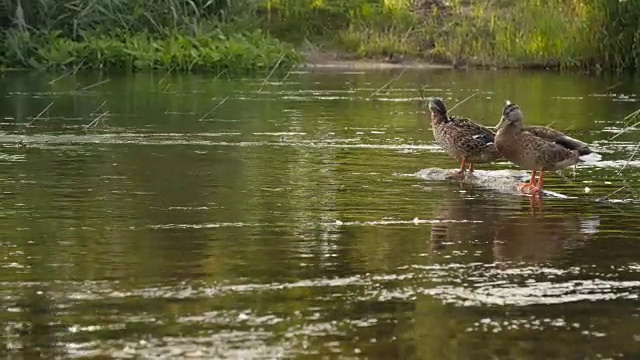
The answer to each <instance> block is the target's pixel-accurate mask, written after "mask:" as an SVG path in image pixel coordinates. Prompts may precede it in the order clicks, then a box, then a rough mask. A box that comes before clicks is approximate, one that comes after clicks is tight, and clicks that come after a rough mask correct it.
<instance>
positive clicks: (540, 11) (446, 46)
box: [0, 0, 640, 74]
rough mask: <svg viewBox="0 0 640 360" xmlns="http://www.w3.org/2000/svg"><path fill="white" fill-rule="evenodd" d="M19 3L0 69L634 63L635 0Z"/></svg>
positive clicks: (611, 66)
mask: <svg viewBox="0 0 640 360" xmlns="http://www.w3.org/2000/svg"><path fill="white" fill-rule="evenodd" d="M25 1H26V2H29V3H30V1H28V0H24V1H22V2H25ZM110 1H111V0H110ZM22 2H15V3H14V2H10V3H9V5H8V7H9V8H7V9H5V10H7V11H4V12H0V28H1V30H3V31H1V32H0V68H4V69H8V68H30V69H44V70H52V71H62V72H69V71H74V70H76V69H96V70H101V71H131V72H133V71H140V70H154V69H155V70H158V69H159V70H164V71H167V72H213V73H217V74H222V73H227V74H231V73H247V72H267V73H270V72H273V71H288V70H290V69H292V68H293V67H294V66H302V67H306V68H313V67H315V68H321V67H322V68H345V67H346V68H349V67H359V68H370V69H372V68H398V67H412V68H430V67H454V68H464V67H476V66H479V67H490V68H536V69H571V70H580V71H590V70H596V71H600V70H608V71H629V72H634V71H635V70H636V69H637V68H638V66H640V53H638V52H637V51H635V50H636V49H637V48H639V47H640V20H639V19H640V0H627V1H624V2H611V1H607V0H590V1H587V0H572V1H565V0H522V1H519V2H504V1H467V0H454V1H450V2H446V3H445V2H443V1H440V0H414V1H408V0H406V1H405V0H345V1H337V0H313V1H311V0H309V1H299V2H287V1H285V2H282V1H268V0H265V1H243V0H238V1H234V2H233V4H232V3H231V2H224V1H223V2H215V1H214V2H211V1H206V2H205V1H200V0H190V1H189V2H188V3H190V4H191V5H192V6H187V5H188V4H187V5H185V2H183V1H179V0H158V1H155V2H150V1H148V0H131V1H127V2H117V1H116V0H113V4H111V5H112V6H111V7H109V8H106V7H105V8H100V7H98V6H97V5H96V4H95V2H92V1H89V0H78V2H77V6H74V7H68V6H64V5H63V4H62V5H61V4H57V3H56V4H53V5H51V4H49V5H47V4H45V3H43V2H37V1H33V3H32V4H30V6H29V7H24V6H22V5H21V4H22ZM167 9H171V11H166V10H167ZM549 9H553V11H549ZM45 15H46V16H45ZM50 19H59V21H51V20H50ZM111 29H117V30H111ZM331 54H333V55H335V56H334V58H331V56H328V55H331Z"/></svg>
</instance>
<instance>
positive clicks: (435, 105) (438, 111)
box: [429, 98, 448, 122]
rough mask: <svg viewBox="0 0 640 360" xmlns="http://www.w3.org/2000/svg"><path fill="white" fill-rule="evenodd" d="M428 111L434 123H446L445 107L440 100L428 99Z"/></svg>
mask: <svg viewBox="0 0 640 360" xmlns="http://www.w3.org/2000/svg"><path fill="white" fill-rule="evenodd" d="M429 111H430V112H431V120H433V121H435V122H441V121H445V122H446V121H447V119H448V117H447V107H446V106H445V105H444V102H442V99H439V98H431V99H429Z"/></svg>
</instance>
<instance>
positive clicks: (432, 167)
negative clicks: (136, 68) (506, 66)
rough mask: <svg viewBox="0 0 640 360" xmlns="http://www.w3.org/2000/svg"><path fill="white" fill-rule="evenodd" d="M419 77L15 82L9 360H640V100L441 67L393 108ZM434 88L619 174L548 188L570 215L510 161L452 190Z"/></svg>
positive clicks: (19, 78) (22, 78) (552, 183)
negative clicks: (554, 137)
mask: <svg viewBox="0 0 640 360" xmlns="http://www.w3.org/2000/svg"><path fill="white" fill-rule="evenodd" d="M398 75H399V72H397V71H390V72H382V71H378V72H368V73H365V72H353V71H352V72H315V73H304V72H295V73H291V74H289V75H288V76H287V77H286V79H282V78H279V79H275V78H274V79H272V80H271V81H267V82H264V81H263V79H261V78H260V79H257V78H254V79H238V80H228V79H221V78H218V79H216V78H214V77H206V76H177V75H176V76H174V75H169V76H161V75H157V74H155V75H148V74H146V75H144V74H139V75H135V76H131V77H119V76H115V75H114V76H111V77H108V78H107V77H106V76H102V77H101V76H100V75H95V74H93V75H91V74H89V75H78V76H76V77H63V78H61V79H57V80H56V77H57V76H56V75H47V74H42V73H29V74H5V75H4V77H3V78H2V79H1V80H0V94H1V95H2V97H1V98H0V117H1V118H3V119H4V120H2V125H1V132H0V146H1V147H0V166H2V170H3V171H2V175H0V178H1V180H2V184H3V189H2V196H1V197H0V199H1V200H0V201H1V210H0V219H2V222H3V226H2V228H0V251H1V254H0V255H1V256H0V297H1V299H2V302H1V303H0V317H1V320H2V321H1V323H2V324H3V325H2V327H1V328H0V329H1V330H2V331H3V339H4V340H5V341H4V345H3V346H2V348H0V352H1V353H2V354H3V355H4V356H10V357H13V358H34V357H45V358H51V357H61V358H68V357H99V356H103V357H118V358H121V357H139V358H153V357H161V358H162V357H165V358H169V357H173V358H175V357H187V356H191V357H200V358H212V357H218V358H243V359H244V358H282V357H286V358H292V357H293V358H318V357H328V358H338V357H340V358H370V359H393V358H402V359H454V358H455V359H459V358H460V359H467V358H469V359H471V358H473V359H496V358H500V359H503V358H513V359H541V358H554V359H565V358H566V359H575V358H591V359H595V358H616V357H626V358H635V357H639V356H640V321H639V320H640V319H638V318H639V317H640V307H639V306H638V294H639V290H640V243H638V241H637V239H638V236H639V235H640V225H639V223H638V220H637V219H638V216H639V215H640V210H639V209H638V206H637V201H638V199H640V197H639V196H638V193H637V190H636V188H637V186H638V185H637V184H638V180H639V176H638V174H637V171H638V167H640V155H639V156H638V157H636V155H635V152H636V150H637V144H638V141H639V140H640V132H638V131H637V130H638V129H640V126H639V127H638V128H637V129H636V128H631V129H627V128H628V127H630V126H632V125H634V123H635V122H636V120H634V119H626V120H625V119H624V118H625V116H626V115H628V114H629V113H631V112H633V111H635V110H636V109H637V107H638V105H637V100H638V97H637V92H638V90H639V89H640V83H639V82H634V81H631V80H625V79H618V78H606V77H597V78H593V77H587V76H584V75H559V74H550V73H525V72H507V73H505V72H488V71H487V72H484V71H469V72H452V71H449V70H432V71H416V72H412V71H409V72H406V73H405V74H403V75H402V76H401V77H400V78H399V79H398V80H397V81H395V82H391V83H390V84H389V86H388V87H386V88H383V89H381V87H382V86H383V85H385V84H386V83H388V82H389V81H390V80H392V79H394V78H395V77H397V76H398ZM420 85H423V86H425V87H426V90H425V93H426V94H427V95H436V96H442V97H444V99H445V101H446V103H447V104H448V105H449V106H450V107H452V106H453V105H454V104H456V103H458V102H460V101H461V100H463V99H465V98H467V97H468V96H470V95H472V94H474V93H476V92H479V93H478V95H476V96H474V97H473V98H471V99H469V100H467V101H466V102H464V103H463V104H461V105H460V106H458V107H457V108H456V109H455V110H453V111H452V113H454V114H457V115H466V116H472V117H473V118H474V119H476V120H477V121H479V122H482V123H484V124H487V125H495V123H497V121H498V118H499V114H500V110H501V108H502V105H503V104H504V100H506V99H509V100H511V101H513V102H516V103H518V104H519V105H520V106H521V108H522V109H523V111H524V112H525V115H526V116H527V122H528V123H531V124H539V125H547V124H552V126H553V127H554V128H556V129H559V130H566V132H567V133H569V134H570V135H572V136H575V137H578V138H580V139H582V140H584V141H586V142H588V143H590V144H591V145H592V147H593V148H594V149H596V150H597V151H598V152H599V153H600V154H602V156H603V159H602V161H601V162H598V163H596V164H592V165H581V166H579V167H577V169H573V168H572V169H567V170H565V171H563V172H561V173H559V174H556V175H549V176H548V177H547V178H546V179H545V180H547V181H546V182H545V184H546V187H547V189H548V190H550V191H553V192H555V193H558V194H561V195H565V197H559V196H547V197H545V199H544V201H543V203H542V204H540V205H538V204H535V203H533V204H532V203H530V201H529V199H528V198H527V197H524V196H519V195H516V194H514V193H513V192H510V191H502V190H504V189H502V188H501V186H499V184H500V182H499V181H491V180H489V181H487V180H486V178H483V176H495V177H496V178H499V177H500V176H502V177H503V178H504V177H509V176H510V177H511V178H512V179H513V178H518V177H522V176H526V173H525V172H522V171H521V170H520V169H518V168H516V167H514V166H512V165H510V164H508V163H504V162H502V163H497V164H493V165H479V166H478V169H479V170H480V171H479V174H480V176H479V178H480V181H465V182H456V181H448V180H444V179H443V176H442V175H443V174H444V172H443V169H453V168H455V167H456V166H457V165H458V164H456V162H455V161H454V160H452V159H450V158H448V156H447V155H446V154H445V153H444V152H442V151H441V150H440V149H439V147H438V146H436V145H435V144H434V142H433V136H432V134H431V131H430V127H429V123H428V120H427V119H426V114H425V111H424V110H425V109H424V108H423V107H422V106H421V104H420V101H419V99H420V96H419V94H418V92H417V91H416V90H415V89H416V88H417V87H418V86H420ZM52 102H53V104H52V105H51V106H50V107H49V108H48V109H47V111H45V112H44V113H43V114H41V116H40V117H38V118H36V116H37V115H38V114H39V113H40V112H42V110H44V109H45V108H47V106H48V105H49V104H50V103H52ZM101 114H104V115H103V117H102V118H101V119H100V120H99V121H97V122H95V124H93V125H91V126H87V125H89V124H90V123H91V122H92V120H94V119H95V118H96V117H98V116H99V115H101ZM34 118H35V119H34ZM29 123H30V126H27V124H29ZM94 125H95V126H94ZM612 137H613V139H612ZM490 170H491V171H490ZM493 170H496V171H493ZM496 174H498V175H496ZM482 179H485V180H482Z"/></svg>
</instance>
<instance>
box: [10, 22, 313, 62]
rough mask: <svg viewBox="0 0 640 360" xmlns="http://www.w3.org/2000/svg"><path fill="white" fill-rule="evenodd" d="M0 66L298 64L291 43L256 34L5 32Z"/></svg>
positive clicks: (257, 31) (259, 32)
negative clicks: (77, 36) (72, 36)
mask: <svg viewBox="0 0 640 360" xmlns="http://www.w3.org/2000/svg"><path fill="white" fill-rule="evenodd" d="M2 47H3V48H4V51H2V55H0V62H2V63H5V64H12V65H16V64H17V67H22V68H35V69H55V70H69V69H73V68H83V69H95V70H125V71H139V70H153V69H162V70H166V71H180V72H192V71H214V72H221V71H227V72H228V73H231V72H239V71H240V72H247V71H266V70H269V69H271V68H273V67H275V66H276V64H278V65H279V67H280V68H281V69H289V68H291V66H292V65H293V64H295V63H297V62H299V61H300V60H301V58H300V55H299V54H298V53H297V52H296V51H295V50H294V49H293V47H292V46H291V45H288V44H286V43H283V42H281V41H279V40H277V39H275V38H273V37H269V36H267V35H265V34H264V33H263V32H261V31H259V30H256V31H254V32H245V33H235V34H231V35H226V34H225V33H223V32H221V31H212V32H210V33H206V34H201V35H196V36H186V35H183V34H180V33H174V34H168V35H166V36H162V37H160V36H157V35H152V34H148V33H145V32H140V33H135V34H127V33H121V34H111V35H106V34H100V33H84V34H82V36H81V39H78V40H72V39H69V38H67V37H64V36H62V35H61V34H60V33H48V34H30V33H28V32H21V31H18V30H14V31H11V32H10V33H8V34H7V37H6V40H5V43H4V44H3V45H2Z"/></svg>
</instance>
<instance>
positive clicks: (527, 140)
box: [495, 101, 600, 195]
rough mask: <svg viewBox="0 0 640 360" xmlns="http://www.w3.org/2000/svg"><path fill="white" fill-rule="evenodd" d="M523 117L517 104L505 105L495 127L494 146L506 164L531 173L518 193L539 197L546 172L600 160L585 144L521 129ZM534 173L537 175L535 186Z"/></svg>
mask: <svg viewBox="0 0 640 360" xmlns="http://www.w3.org/2000/svg"><path fill="white" fill-rule="evenodd" d="M523 120H524V115H523V114H522V111H520V108H519V107H518V105H516V104H512V103H511V102H509V101H507V105H505V107H504V108H503V109H502V117H501V118H500V123H498V126H497V128H498V133H497V134H496V137H495V145H496V148H497V149H498V152H499V153H500V154H501V155H502V156H503V157H504V158H505V159H507V160H509V161H511V162H513V163H514V164H516V165H518V166H520V167H523V168H525V169H531V180H529V182H528V183H525V184H522V185H520V186H519V187H518V190H519V191H521V192H523V193H525V194H531V195H534V194H540V193H541V192H542V185H543V183H544V172H545V171H556V170H560V169H564V168H566V167H568V166H571V165H575V164H577V163H579V162H584V161H591V160H595V161H597V160H599V159H600V155H598V154H596V153H594V152H593V151H591V149H589V147H588V146H587V144H585V143H583V142H582V141H580V140H576V139H574V138H572V137H569V136H567V135H565V134H563V133H561V132H559V131H556V130H554V129H551V128H549V127H544V126H523V124H522V122H523ZM536 171H539V172H540V176H539V178H538V183H537V184H535V179H536Z"/></svg>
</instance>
